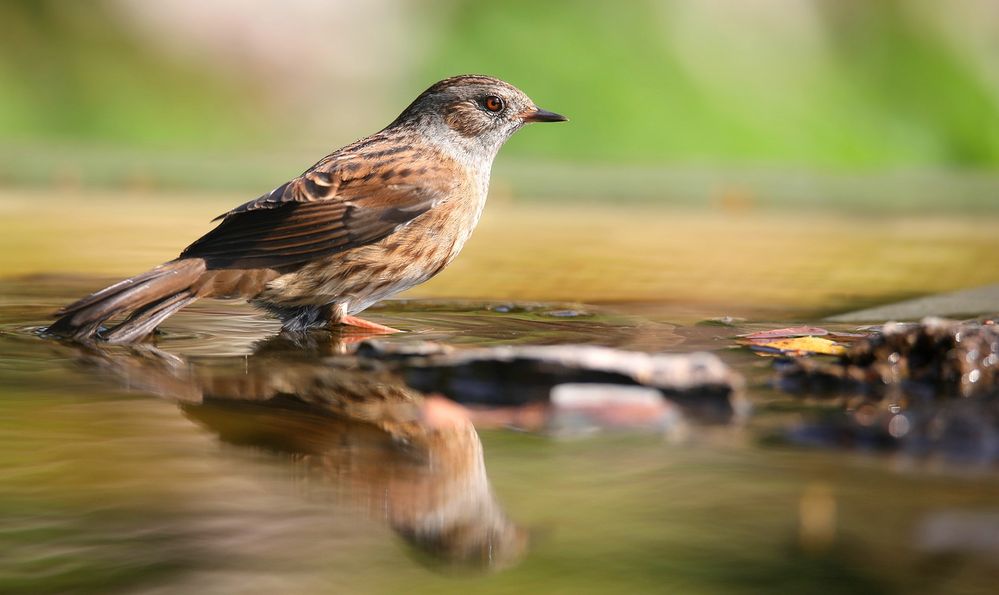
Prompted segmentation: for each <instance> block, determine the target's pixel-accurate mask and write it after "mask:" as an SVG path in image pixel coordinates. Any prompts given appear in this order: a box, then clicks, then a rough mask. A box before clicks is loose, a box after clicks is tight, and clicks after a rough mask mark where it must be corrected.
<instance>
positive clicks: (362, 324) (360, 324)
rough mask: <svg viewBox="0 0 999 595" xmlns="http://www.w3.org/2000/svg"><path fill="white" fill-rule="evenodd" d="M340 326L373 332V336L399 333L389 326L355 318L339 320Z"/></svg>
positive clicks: (346, 317) (349, 317)
mask: <svg viewBox="0 0 999 595" xmlns="http://www.w3.org/2000/svg"><path fill="white" fill-rule="evenodd" d="M340 324H345V325H347V326H355V327H357V328H360V329H364V330H368V331H373V334H379V333H383V334H388V333H401V332H402V331H400V330H399V329H397V328H392V327H390V326H385V325H384V324H378V323H377V322H371V321H370V320H365V319H363V318H357V317H356V316H344V317H343V318H341V319H340Z"/></svg>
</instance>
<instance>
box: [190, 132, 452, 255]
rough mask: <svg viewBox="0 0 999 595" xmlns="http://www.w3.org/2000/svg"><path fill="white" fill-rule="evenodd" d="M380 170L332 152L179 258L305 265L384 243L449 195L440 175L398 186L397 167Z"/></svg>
mask: <svg viewBox="0 0 999 595" xmlns="http://www.w3.org/2000/svg"><path fill="white" fill-rule="evenodd" d="M399 153H402V152H401V151H400V152H399ZM404 157H405V156H404V155H400V158H404ZM377 165H380V166H382V167H384V168H385V172H387V173H385V174H384V175H376V174H378V173H379V172H376V171H374V170H373V169H372V168H371V167H367V168H365V167H361V166H360V165H359V164H358V158H357V155H353V154H352V155H345V156H343V158H341V159H337V158H336V155H335V154H334V155H333V156H331V157H329V158H326V159H324V160H323V161H320V162H319V163H317V164H316V165H315V166H313V168H312V169H310V170H308V171H306V172H305V173H304V174H302V175H301V176H299V177H298V178H295V179H294V180H291V181H289V182H286V183H285V184H282V185H280V186H278V187H277V188H275V189H274V190H272V191H271V192H269V193H267V194H265V195H263V196H261V197H259V198H257V199H256V200H252V201H250V202H248V203H245V204H243V205H240V206H239V207H236V208H235V209H233V210H231V211H229V212H228V213H225V214H224V215H222V216H221V219H222V221H221V223H219V225H218V226H217V227H216V228H215V229H213V230H212V231H210V232H208V233H207V234H205V235H204V236H202V237H201V238H200V239H199V240H197V241H196V242H194V243H193V244H191V245H190V246H188V247H187V249H186V250H184V252H183V253H182V254H181V258H188V257H196V258H203V259H205V262H206V265H207V267H208V268H209V269H248V268H274V269H282V268H286V267H294V266H300V265H302V264H304V263H306V262H308V261H311V260H313V259H316V258H322V257H325V256H329V255H332V254H336V253H337V252H342V251H344V250H348V249H351V248H355V247H359V246H363V245H366V244H370V243H373V242H377V241H378V240H381V239H382V238H384V237H386V236H388V235H389V234H391V233H392V232H394V231H395V230H397V229H399V228H400V227H401V226H404V225H406V224H408V223H409V222H410V221H412V220H413V219H415V218H416V217H419V216H420V215H422V214H423V213H426V212H427V211H428V210H430V209H431V208H433V207H434V205H436V204H438V203H439V202H441V201H442V200H443V199H444V198H445V197H446V196H447V195H448V193H449V192H450V190H451V186H450V185H448V184H447V183H445V182H444V181H443V180H442V176H436V175H435V176H429V177H426V178H424V179H422V180H420V179H412V178H408V179H406V180H405V183H397V182H399V181H400V180H396V179H393V176H392V173H393V171H394V169H393V167H392V165H393V164H392V163H385V162H380V163H378V164H377ZM404 171H408V170H404ZM438 171H439V170H438ZM393 182H396V183H393Z"/></svg>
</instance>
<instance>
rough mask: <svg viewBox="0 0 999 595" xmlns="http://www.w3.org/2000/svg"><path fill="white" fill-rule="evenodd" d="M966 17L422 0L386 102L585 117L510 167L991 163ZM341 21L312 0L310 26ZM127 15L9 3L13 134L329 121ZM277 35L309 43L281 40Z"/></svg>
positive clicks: (986, 64) (756, 5) (202, 144)
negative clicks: (476, 96) (514, 95)
mask: <svg viewBox="0 0 999 595" xmlns="http://www.w3.org/2000/svg"><path fill="white" fill-rule="evenodd" d="M386 1H387V2H388V3H389V5H391V2H390V1H389V0H386ZM959 4H960V6H952V5H950V4H945V3H934V2H925V1H905V0H879V1H878V2H870V1H869V0H813V1H812V2H791V1H789V2H780V1H778V0H761V1H758V2H751V3H746V2H738V1H732V2H728V3H726V2H712V3H700V2H689V1H680V0H658V1H657V0H635V1H632V2H627V3H607V2H602V1H599V0H580V1H575V0H573V1H569V0H553V1H549V2H537V1H534V0H532V1H528V0H510V1H507V2H502V3H496V2H493V3H486V2H472V1H471V0H424V2H423V4H422V5H421V7H422V12H423V13H425V15H426V17H427V18H426V19H424V20H422V21H420V26H421V28H420V29H419V30H416V28H415V27H416V26H415V25H414V24H413V23H409V25H408V26H409V28H410V30H411V33H412V35H413V37H414V39H416V38H419V39H425V42H426V43H422V42H421V43H416V42H415V41H414V44H413V47H414V50H413V51H414V55H416V56H417V58H416V62H417V63H418V64H421V66H419V67H418V68H417V69H415V70H414V71H413V72H412V73H411V74H410V75H408V76H407V77H406V78H407V79H408V80H406V81H405V84H400V82H399V81H394V80H392V81H386V85H385V87H384V89H385V94H386V95H391V96H392V97H393V98H394V97H395V96H396V95H398V96H399V97H400V100H399V102H398V103H399V106H400V107H401V106H403V105H405V102H406V100H408V99H409V97H410V94H411V93H412V91H413V89H417V88H421V87H423V86H424V85H427V84H429V83H430V82H431V81H433V80H436V79H438V78H442V77H444V76H450V75H453V74H457V73H462V72H481V73H488V74H494V75H497V76H500V77H503V78H506V79H508V80H510V81H512V82H514V83H515V84H517V85H519V86H521V87H522V88H524V89H525V90H527V91H528V92H529V93H530V94H531V95H532V96H533V97H534V98H535V99H536V100H537V101H538V103H539V104H540V105H542V106H543V107H547V108H549V109H553V110H556V111H559V112H564V113H566V114H567V115H569V116H570V118H571V119H572V123H571V124H570V125H567V126H562V127H560V129H559V130H558V131H557V132H555V131H547V133H544V134H542V133H541V132H540V131H531V132H528V133H525V134H522V135H518V137H515V138H514V139H513V140H512V141H511V148H510V149H509V150H508V153H509V154H511V155H517V154H519V155H521V156H523V157H529V158H532V159H533V158H536V157H544V158H548V159H562V160H566V161H585V162H591V163H592V162H599V161H608V162H611V163H617V164H620V163H625V162H629V163H630V162H639V163H649V164H658V163H662V162H664V161H665V162H669V163H671V164H674V165H677V166H679V167H690V166H692V165H693V166H698V165H702V164H708V165H712V166H713V165H718V164H721V165H724V166H726V167H728V166H731V165H738V166H753V167H756V166H760V165H766V166H771V165H781V166H789V167H800V166H806V167H810V168H831V169H845V170H852V169H861V170H863V169H871V168H892V167H899V166H904V167H938V166H966V167H988V166H993V165H995V164H997V163H999V106H997V97H999V86H997V84H996V82H995V81H996V80H999V77H997V76H996V74H997V73H996V72H993V70H992V69H994V68H995V67H994V65H993V63H992V62H991V61H990V60H989V58H988V53H989V48H990V47H991V46H990V45H989V43H988V42H987V40H986V41H984V42H981V43H980V41H981V40H982V39H985V37H987V32H988V31H991V30H992V29H989V28H988V27H985V28H984V29H982V28H979V29H978V30H977V33H976V35H977V37H975V39H976V40H978V41H974V42H973V43H961V42H962V40H961V39H958V38H960V37H961V32H962V27H965V28H968V27H969V26H970V25H971V24H974V23H973V22H972V21H975V20H976V15H975V13H974V11H973V10H969V9H968V8H967V7H968V6H972V5H967V4H966V3H959ZM296 6H297V10H300V11H301V10H302V6H300V5H296ZM978 6H979V8H981V7H983V6H984V5H982V4H979V5H978ZM957 8H961V10H956V9H957ZM973 8H974V6H972V9H973ZM262 9H263V7H262ZM291 9H292V8H289V10H291ZM335 9H336V7H335V6H331V5H328V4H324V3H320V2H317V3H316V4H315V6H306V12H305V13H304V14H308V12H307V11H308V10H315V11H318V10H335ZM985 12H990V13H991V12H993V11H985ZM129 14H130V13H128V11H124V10H122V8H121V6H119V5H118V4H115V3H109V2H87V3H80V2H68V1H60V0H47V1H32V0H8V1H7V2H4V3H3V4H0V89H2V91H0V140H3V141H6V143H5V144H7V145H8V146H11V145H13V146H16V147H19V146H21V145H22V144H25V143H26V141H38V140H41V141H43V142H44V143H52V142H54V143H59V142H66V141H71V142H73V143H81V144H90V145H93V144H95V143H103V144H105V145H108V144H110V145H112V146H123V147H129V148H130V147H135V146H146V147H157V148H163V147H166V148H172V149H177V150H190V151H194V152H197V151H202V150H204V149H205V148H208V149H211V148H213V147H223V148H224V147H234V146H239V147H250V148H253V147H266V146H267V144H266V140H267V139H271V138H274V137H275V136H276V135H278V134H279V133H280V132H281V131H282V130H284V131H285V133H287V134H288V135H290V136H291V137H292V138H299V139H301V138H304V136H307V129H308V122H314V121H316V119H317V118H318V119H322V114H323V113H324V110H329V109H330V102H331V100H330V98H329V97H316V98H315V100H314V106H313V108H312V109H313V112H312V113H305V112H303V113H300V114H299V113H297V114H295V115H296V116H297V117H298V118H299V120H300V121H301V122H303V124H301V127H300V128H301V129H297V128H295V126H297V125H296V124H292V125H290V128H289V123H288V118H287V117H286V116H288V114H282V113H281V112H283V111H287V107H285V108H281V107H280V105H281V102H280V101H276V100H275V98H277V97H279V96H280V95H281V94H282V93H285V92H286V91H287V89H286V88H285V87H283V86H282V85H281V84H269V83H268V81H266V80H263V81H261V80H249V79H251V78H252V75H251V74H250V73H249V70H250V69H247V68H239V67H233V66H232V65H231V64H230V65H229V67H228V70H225V69H224V68H223V69H222V71H220V70H219V65H218V64H217V63H216V64H213V65H212V66H211V67H209V66H208V65H207V64H208V62H209V61H207V60H205V61H204V62H205V63H204V64H202V63H192V62H191V61H190V60H188V61H184V60H182V59H180V58H177V57H176V56H173V57H171V56H167V55H165V53H164V52H163V51H162V45H156V44H153V43H151V42H150V41H149V40H148V39H143V38H142V33H140V31H142V30H143V29H142V28H139V27H136V26H134V23H131V22H130V21H129V18H130V17H129ZM987 16H988V15H981V18H979V19H978V20H980V21H983V22H984V21H986V20H987ZM962 19H963V20H962ZM357 20H358V21H359V22H357V23H356V26H358V27H369V28H370V27H375V26H376V24H375V23H373V22H368V21H367V20H365V19H357ZM427 23H432V24H433V26H432V27H430V26H429V25H427ZM219 26H227V24H226V23H224V22H220V23H219ZM232 26H236V25H232ZM948 27H949V28H948ZM424 28H432V29H433V34H432V35H428V34H426V31H424V30H423V29H424ZM993 29H996V31H999V28H995V27H993ZM983 31H985V32H986V33H984V34H983ZM180 33H181V34H180V35H178V39H177V40H176V43H180V44H183V43H185V41H184V38H183V35H182V33H183V31H181V32H180ZM266 35H275V36H285V37H287V38H288V43H289V44H293V43H295V37H294V35H293V32H290V31H282V30H280V28H278V30H275V31H273V32H270V31H267V32H266ZM275 47H277V48H280V44H277V45H276V46H275ZM278 51H279V49H278ZM386 72H388V69H387V70H386ZM378 76H385V77H390V76H391V75H387V74H384V73H377V72H373V73H371V74H370V76H369V78H377V77H378ZM396 78H397V77H396ZM303 88H304V87H303ZM390 88H391V92H389V89H390ZM344 92H345V93H346V92H348V90H345V91H344ZM333 101H334V102H335V99H334V100H333ZM391 115H393V114H386V116H385V121H388V118H389V117H390V116H391ZM333 132H334V133H336V131H333ZM341 132H343V131H341ZM343 134H344V137H345V138H335V139H333V140H334V141H336V142H335V143H334V144H340V143H342V142H346V140H349V139H348V138H347V136H348V133H345V132H344V133H343ZM351 134H352V133H351ZM29 144H30V143H29ZM288 144H291V145H293V146H294V143H293V142H292V143H285V144H284V145H282V146H285V147H287V145H288ZM8 169H9V168H8ZM8 175H9V174H8Z"/></svg>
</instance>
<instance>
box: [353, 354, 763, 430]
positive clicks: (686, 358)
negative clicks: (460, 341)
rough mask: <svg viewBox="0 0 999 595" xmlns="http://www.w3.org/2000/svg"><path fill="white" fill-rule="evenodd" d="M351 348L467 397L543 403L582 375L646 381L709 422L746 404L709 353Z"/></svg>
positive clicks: (420, 384)
mask: <svg viewBox="0 0 999 595" xmlns="http://www.w3.org/2000/svg"><path fill="white" fill-rule="evenodd" d="M356 355H357V356H358V357H359V358H361V359H362V360H363V359H372V360H377V361H381V362H387V363H389V364H390V365H391V367H392V368H393V369H394V370H395V371H396V372H397V373H399V374H400V375H401V376H402V378H403V379H404V381H405V383H406V384H407V385H409V386H411V387H413V388H415V389H416V390H420V391H423V392H426V393H441V394H444V395H446V396H448V397H450V398H452V399H454V400H456V401H458V402H460V403H466V404H476V405H490V406H510V405H524V404H528V403H534V402H545V403H547V402H549V401H550V399H551V394H552V390H553V388H554V387H556V386H558V385H562V384H567V383H572V384H580V383H586V384H604V385H608V384H610V385H619V386H642V387H647V388H650V389H653V390H655V391H658V393H659V394H661V395H662V396H663V397H667V398H669V399H670V400H671V401H673V402H675V403H676V404H677V405H678V406H680V407H681V408H682V409H683V410H684V412H685V414H687V415H688V416H692V417H695V418H697V419H698V420H701V421H707V422H718V423H727V422H729V421H732V420H733V419H735V418H739V417H741V416H743V415H744V414H745V413H746V409H747V405H746V401H745V397H744V394H743V393H744V381H743V379H742V377H741V376H740V375H739V374H738V373H736V372H735V371H733V370H732V369H731V368H729V367H728V366H727V365H726V364H724V363H723V362H722V361H721V360H720V359H719V358H718V357H717V356H715V355H714V354H711V353H703V352H699V353H690V354H676V355H674V354H649V353H642V352H634V351H625V350H620V349H611V348H607V347H595V346H590V345H552V346H503V347H486V348H478V349H462V350H454V349H449V348H446V347H443V346H441V347H435V346H434V344H417V345H406V344H396V343H388V342H378V341H369V342H366V343H365V344H363V345H362V346H361V347H360V348H359V349H358V351H357V354H356Z"/></svg>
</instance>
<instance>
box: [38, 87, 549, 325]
mask: <svg viewBox="0 0 999 595" xmlns="http://www.w3.org/2000/svg"><path fill="white" fill-rule="evenodd" d="M567 120H568V118H566V117H565V116H562V115H561V114H557V113H555V112H551V111H548V110H544V109H541V108H539V107H538V106H537V105H535V103H534V102H533V101H532V100H531V99H530V98H529V97H528V96H527V95H526V94H525V93H524V92H522V91H521V90H519V89H518V88H516V87H514V86H513V85H511V84H509V83H506V82H504V81H502V80H500V79H497V78H493V77H490V76H484V75H461V76H455V77H451V78H447V79H444V80H442V81H439V82H437V83H435V84H433V85H432V86H430V87H429V88H428V89H427V90H426V91H424V92H423V93H421V94H420V95H419V96H418V97H417V98H416V99H415V100H414V101H413V102H412V103H411V104H410V105H409V106H408V107H407V108H406V109H405V110H403V111H402V113H401V114H400V115H399V116H398V117H397V118H396V119H395V120H393V121H392V122H391V123H390V124H389V125H388V126H386V127H385V128H384V129H382V130H381V131H379V132H376V133H375V134H372V135H371V136H368V137H366V138H362V139H360V140H358V141H355V142H354V143H351V144H349V145H346V146H344V147H342V148H340V149H337V150H335V151H333V152H332V153H330V154H329V155H327V156H325V157H323V158H322V159H320V160H319V161H318V162H317V163H316V164H314V165H313V166H312V167H310V168H308V169H307V170H305V172H303V173H302V174H301V175H300V176H298V177H296V178H294V179H292V180H290V181H288V182H285V183H283V184H281V185H280V186H278V187H276V188H275V189H274V190H272V191H270V192H268V193H266V194H264V195H262V196H260V197H258V198H256V199H254V200H251V201H249V202H247V203H244V204H242V205H240V206H237V207H235V208H234V209H232V210H230V211H228V212H226V213H223V214H222V215H220V216H219V217H217V218H216V219H215V220H214V221H219V223H218V224H217V226H216V227H215V228H214V229H212V230H211V231H209V232H208V233H206V234H205V235H204V236H202V237H201V238H199V239H198V240H196V241H195V242H194V243H192V244H191V245H190V246H188V247H187V248H186V249H184V251H183V252H181V254H180V256H179V257H178V258H176V259H174V260H171V261H169V262H166V263H163V264H161V265H159V266H157V267H155V268H153V269H151V270H149V271H146V272H144V273H141V274H139V275H136V276H134V277H131V278H128V279H125V280H123V281H120V282H118V283H115V284H113V285H111V286H109V287H107V288H105V289H102V290H100V291H97V292H95V293H93V294H91V295H88V296H86V297H84V298H82V299H80V300H78V301H76V302H73V303H71V304H69V305H67V306H65V307H63V308H62V309H61V310H59V311H58V312H56V313H55V315H54V316H55V317H56V320H55V322H53V323H52V324H51V325H50V326H49V327H48V328H47V329H46V332H47V333H48V334H50V335H53V336H56V337H59V338H63V339H69V340H75V341H79V342H106V343H112V344H128V343H135V342H138V341H141V340H143V339H145V338H147V337H148V336H149V335H150V334H152V333H153V331H154V330H155V329H156V327H157V326H158V325H159V324H161V323H162V322H163V321H164V320H166V319H167V318H168V317H170V316H171V315H172V314H174V313H175V312H177V311H178V310H180V309H181V308H184V307H185V306H187V305H189V304H191V303H192V302H194V301H196V300H198V299H201V298H237V297H238V298H245V299H247V300H248V301H249V302H250V303H251V304H253V305H254V306H257V307H260V308H262V309H263V310H265V311H267V312H268V313H269V314H271V315H273V316H275V317H277V318H279V319H280V320H281V323H282V330H283V331H287V332H291V333H299V332H304V331H308V330H309V329H314V328H336V327H338V326H342V325H346V326H352V327H358V328H361V329H366V330H367V332H372V333H381V332H386V333H388V332H399V331H397V329H393V328H391V327H387V326H385V325H381V324H378V323H376V322H373V321H369V320H365V319H362V318H359V317H357V316H355V315H356V314H358V313H360V312H361V311H363V310H364V309H366V308H367V307H369V306H371V305H372V304H374V303H376V302H378V301H379V300H382V299H385V298H387V297H390V296H392V295H395V294H397V293H399V292H401V291H404V290H406V289H409V288H411V287H413V286H415V285H418V284H420V283H423V282H425V281H427V280H428V279H430V278H431V277H433V276H434V275H436V274H438V273H439V272H441V271H442V270H443V269H444V268H445V267H447V265H448V264H450V263H451V261H452V260H454V258H455V257H456V256H457V255H458V253H459V251H461V248H462V246H464V244H465V242H466V240H468V238H469V236H470V235H471V233H472V230H473V229H474V228H475V226H476V224H477V223H478V221H479V217H480V215H481V214H482V210H483V207H484V205H485V202H486V195H487V193H488V187H489V176H490V170H491V169H492V163H493V160H494V159H495V157H496V154H497V152H498V151H499V149H500V147H502V145H503V144H504V143H505V142H506V141H507V139H509V138H510V137H511V136H512V135H513V134H514V133H515V132H516V131H517V130H519V129H520V128H522V127H523V126H524V125H526V124H528V123H532V122H564V121H567ZM112 319H114V320H120V321H119V322H117V323H116V324H113V325H109V324H110V323H108V321H109V320H112ZM106 323H108V324H106Z"/></svg>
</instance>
